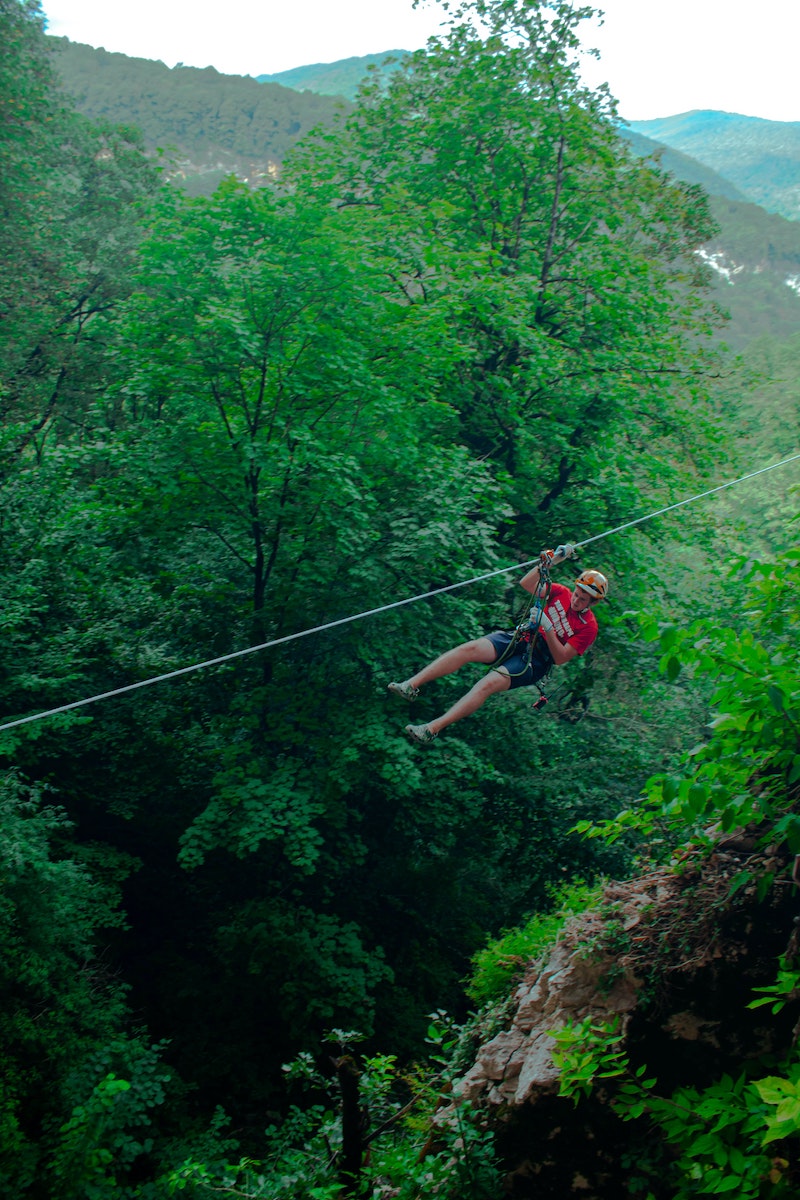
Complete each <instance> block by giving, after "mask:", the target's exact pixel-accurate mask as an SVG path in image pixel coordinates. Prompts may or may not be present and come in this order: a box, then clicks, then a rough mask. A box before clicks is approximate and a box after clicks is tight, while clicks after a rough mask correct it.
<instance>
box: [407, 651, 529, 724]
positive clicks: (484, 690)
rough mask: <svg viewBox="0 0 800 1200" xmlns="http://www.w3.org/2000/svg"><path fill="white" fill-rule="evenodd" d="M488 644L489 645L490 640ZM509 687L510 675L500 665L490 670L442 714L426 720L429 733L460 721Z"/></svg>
mask: <svg viewBox="0 0 800 1200" xmlns="http://www.w3.org/2000/svg"><path fill="white" fill-rule="evenodd" d="M489 645H491V642H490V643H489ZM471 661H475V660H471ZM510 687H511V677H510V676H509V674H508V672H507V671H506V670H505V669H504V668H503V667H500V668H499V669H498V670H497V671H490V672H489V674H488V675H485V676H484V677H483V679H479V680H478V682H477V683H476V684H475V686H474V687H471V688H470V690H469V691H468V692H467V693H466V694H465V695H464V696H462V697H461V699H460V700H456V702H455V704H454V705H453V706H452V708H448V710H447V712H446V713H444V715H443V716H441V717H437V718H436V719H435V720H433V721H428V722H427V725H428V728H429V729H430V731H431V733H440V732H441V731H442V730H443V729H446V728H447V726H448V725H452V724H453V723H454V722H455V721H462V720H463V719H464V717H469V716H471V714H472V713H474V712H476V711H477V710H478V709H479V708H480V707H481V705H482V704H485V703H486V701H487V700H488V699H489V697H490V696H493V695H494V694H495V692H505V691H508V689H509V688H510Z"/></svg>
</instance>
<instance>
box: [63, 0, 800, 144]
mask: <svg viewBox="0 0 800 1200" xmlns="http://www.w3.org/2000/svg"><path fill="white" fill-rule="evenodd" d="M42 3H43V9H44V12H45V15H46V17H47V22H48V30H49V32H50V33H53V34H57V35H59V36H66V37H68V38H70V40H71V41H74V42H86V43H88V44H89V45H90V46H104V47H105V48H106V50H117V51H120V52H121V53H123V54H129V55H132V56H133V57H137V58H152V59H160V60H161V61H162V62H164V63H166V64H167V66H170V67H172V66H174V65H175V64H176V63H178V62H182V63H184V64H185V65H186V66H189V67H207V66H213V67H216V68H217V70H218V71H222V72H223V73H225V74H233V75H261V74H273V73H274V72H276V71H285V70H288V69H289V68H290V67H298V66H303V65H305V64H308V63H316V62H334V61H336V60H337V59H340V58H349V57H351V56H352V55H362V54H373V53H379V52H381V51H383V50H395V49H397V50H400V49H403V50H414V49H417V48H418V47H419V46H422V45H424V44H425V41H426V39H427V37H428V36H429V35H430V34H433V33H436V32H437V30H438V28H439V22H440V17H441V13H440V10H439V9H438V7H437V5H436V3H435V0H424V2H423V3H422V4H421V5H420V6H419V7H418V8H417V9H416V10H414V9H413V8H412V0H288V2H287V0H225V3H222V4H220V3H219V0H217V3H215V4H213V5H211V4H208V5H205V4H203V3H202V0H201V3H198V0H136V4H135V5H134V4H130V3H122V2H121V0H42ZM597 7H599V8H602V9H603V10H604V11H605V13H606V19H605V24H604V26H603V28H602V29H600V30H596V31H594V32H592V31H590V30H589V29H588V28H587V33H586V39H587V44H589V45H594V46H596V47H597V48H598V49H599V50H600V51H601V54H602V58H601V61H600V64H599V65H597V66H595V65H594V64H590V65H589V66H588V67H587V75H586V77H587V81H589V82H591V83H592V84H594V83H598V82H601V81H604V82H607V83H608V84H609V85H610V87H611V91H612V93H613V94H614V95H615V96H616V97H617V99H618V100H619V102H620V112H621V114H622V116H623V117H625V118H627V119H628V120H632V121H636V120H647V119H648V118H651V117H664V116H671V115H673V114H674V113H680V112H687V111H689V110H690V109H693V108H714V109H721V110H723V111H726V112H738V113H744V114H745V115H746V116H754V117H766V118H768V119H769V120H773V121H800V87H799V86H798V82H797V79H798V66H797V54H798V47H799V46H800V0H759V3H753V0H747V2H745V0H605V3H603V0H598V2H597Z"/></svg>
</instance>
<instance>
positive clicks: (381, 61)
mask: <svg viewBox="0 0 800 1200" xmlns="http://www.w3.org/2000/svg"><path fill="white" fill-rule="evenodd" d="M408 54H409V51H408V50H384V51H383V53H382V54H365V55H362V56H361V57H360V58H340V59H339V60H338V61H337V62H330V63H312V64H311V65H310V66H307V67H293V68H292V69H291V70H290V71H278V72H277V74H275V75H257V76H256V79H257V80H258V82H259V83H281V84H283V86H284V87H290V88H294V89H295V91H298V92H304V91H310V92H318V93H319V94H320V95H323V96H345V97H346V98H347V99H348V100H355V98H356V95H357V94H358V88H359V84H360V83H361V82H362V81H363V79H364V78H365V76H367V75H368V74H369V73H370V71H372V70H375V68H380V69H381V70H382V71H384V72H387V73H388V72H391V71H394V70H396V69H397V68H398V67H399V65H400V63H401V62H402V61H403V59H404V58H406V57H407V55H408ZM387 60H394V61H387Z"/></svg>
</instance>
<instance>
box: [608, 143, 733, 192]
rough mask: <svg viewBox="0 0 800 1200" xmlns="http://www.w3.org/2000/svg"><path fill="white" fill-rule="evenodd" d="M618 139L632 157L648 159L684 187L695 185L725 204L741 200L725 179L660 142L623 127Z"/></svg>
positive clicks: (729, 182)
mask: <svg viewBox="0 0 800 1200" xmlns="http://www.w3.org/2000/svg"><path fill="white" fill-rule="evenodd" d="M619 132H620V134H621V136H622V137H623V138H624V139H625V140H626V141H627V142H628V143H629V144H630V147H631V149H632V150H633V152H634V154H638V155H639V156H640V157H641V158H652V159H654V160H655V162H656V163H657V164H658V166H659V167H661V168H662V169H663V170H665V171H669V172H670V173H671V174H673V175H674V176H675V177H676V179H682V180H683V181H684V182H685V183H696V184H699V186H700V187H702V188H703V189H704V190H705V191H707V192H708V193H709V194H710V195H712V196H724V197H726V199H728V200H745V199H746V197H745V195H744V193H743V192H740V191H739V189H738V188H737V187H734V185H733V184H732V183H731V181H730V180H729V179H725V178H724V177H723V176H722V175H720V174H719V172H717V171H714V170H713V169H712V168H711V167H707V166H706V165H705V164H704V163H701V162H699V161H698V160H697V159H696V158H691V157H690V155H688V154H682V153H681V152H680V150H672V149H670V147H669V146H666V145H664V144H663V143H661V142H656V141H653V139H652V138H649V137H645V136H644V134H642V133H636V132H635V131H634V130H633V129H631V128H626V127H625V126H623V127H622V128H621V129H620V131H619Z"/></svg>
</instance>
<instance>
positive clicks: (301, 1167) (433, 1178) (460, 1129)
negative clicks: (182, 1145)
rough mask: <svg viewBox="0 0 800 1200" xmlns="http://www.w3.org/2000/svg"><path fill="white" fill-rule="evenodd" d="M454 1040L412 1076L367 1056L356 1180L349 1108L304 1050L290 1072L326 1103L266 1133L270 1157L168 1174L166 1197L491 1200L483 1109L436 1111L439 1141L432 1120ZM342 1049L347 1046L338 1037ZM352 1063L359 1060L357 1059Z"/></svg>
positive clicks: (297, 1109) (492, 1161)
mask: <svg viewBox="0 0 800 1200" xmlns="http://www.w3.org/2000/svg"><path fill="white" fill-rule="evenodd" d="M438 1036H439V1035H438V1031H437V1033H436V1037H437V1038H438ZM340 1039H344V1040H345V1042H346V1043H347V1042H348V1041H352V1040H359V1039H358V1038H357V1037H356V1038H354V1036H353V1035H351V1034H349V1033H337V1032H334V1033H333V1034H331V1035H330V1038H329V1040H330V1041H340ZM453 1044H454V1043H451V1044H450V1047H449V1048H448V1051H447V1052H446V1053H445V1054H444V1055H443V1056H441V1059H440V1065H439V1066H437V1067H436V1068H435V1070H434V1071H433V1072H432V1071H431V1070H430V1069H429V1068H427V1067H424V1066H420V1067H418V1068H417V1069H416V1070H415V1071H414V1072H413V1073H408V1072H404V1071H401V1070H400V1069H399V1068H398V1066H397V1063H396V1059H395V1057H394V1056H393V1055H382V1054H376V1055H365V1056H364V1057H363V1058H362V1059H361V1060H359V1062H358V1065H357V1074H358V1105H359V1112H360V1124H361V1130H360V1135H359V1138H360V1142H359V1144H360V1153H361V1156H362V1168H361V1169H360V1171H359V1172H358V1175H357V1177H356V1178H351V1179H343V1177H342V1175H341V1166H342V1159H343V1154H344V1153H345V1138H346V1136H347V1135H346V1134H345V1130H344V1121H345V1116H344V1108H341V1109H339V1108H338V1106H337V1105H336V1101H337V1089H336V1086H335V1080H334V1079H333V1078H332V1077H331V1076H327V1077H326V1076H325V1075H324V1074H322V1073H321V1072H320V1071H319V1070H318V1069H317V1068H316V1067H315V1066H314V1065H313V1063H312V1060H311V1056H310V1055H308V1054H303V1055H301V1056H300V1058H299V1060H297V1061H296V1062H295V1063H291V1064H286V1066H285V1067H284V1070H285V1072H286V1074H287V1077H288V1078H290V1079H293V1080H294V1081H301V1080H302V1081H303V1082H304V1083H305V1084H306V1085H307V1086H308V1087H309V1088H313V1090H314V1094H316V1095H317V1096H320V1095H323V1096H324V1097H325V1099H324V1102H322V1103H309V1104H307V1105H305V1106H300V1105H295V1106H292V1108H291V1109H290V1110H289V1112H288V1113H287V1115H286V1117H285V1119H284V1120H283V1121H282V1122H281V1125H280V1126H272V1127H270V1128H269V1129H268V1130H267V1131H266V1138H265V1142H266V1145H265V1149H266V1154H265V1155H264V1157H263V1159H262V1160H260V1161H254V1160H252V1159H241V1160H240V1161H238V1162H237V1163H228V1164H226V1165H225V1166H223V1167H219V1168H216V1169H214V1168H210V1167H209V1166H208V1165H206V1164H204V1163H200V1162H197V1161H187V1162H186V1163H184V1164H183V1165H182V1166H181V1167H180V1168H178V1169H177V1170H175V1171H173V1172H172V1173H171V1175H170V1179H169V1187H170V1194H175V1193H178V1192H183V1191H188V1192H189V1193H190V1194H191V1195H198V1196H204V1195H211V1194H213V1193H214V1192H216V1191H218V1190H220V1189H224V1190H236V1193H237V1194H238V1195H242V1196H246V1197H247V1198H248V1200H262V1198H263V1200H280V1198H282V1197H285V1198H286V1200H289V1198H291V1200H334V1197H337V1196H342V1195H362V1194H369V1195H370V1196H372V1197H374V1198H375V1200H379V1198H380V1197H386V1198H387V1200H388V1197H399V1198H400V1200H422V1198H423V1197H427V1196H430V1195H434V1194H435V1195H441V1196H444V1197H452V1198H453V1200H456V1197H461V1196H469V1197H470V1200H490V1198H491V1197H493V1196H494V1195H496V1189H497V1187H498V1186H499V1171H498V1164H497V1160H496V1155H495V1150H494V1144H493V1137H492V1135H491V1133H490V1132H489V1130H488V1129H486V1128H485V1127H484V1125H483V1124H482V1122H481V1118H480V1114H479V1113H477V1112H476V1111H475V1110H474V1109H473V1107H472V1106H471V1105H470V1104H468V1103H465V1102H457V1103H455V1104H452V1105H450V1106H449V1107H448V1110H447V1112H446V1113H445V1114H444V1115H440V1120H439V1122H438V1124H437V1128H436V1134H435V1137H432V1136H431V1128H430V1118H431V1116H432V1114H433V1112H434V1110H435V1109H437V1108H439V1109H441V1105H442V1102H443V1100H444V1096H443V1094H442V1087H443V1084H444V1081H445V1080H446V1078H447V1077H448V1071H447V1067H446V1064H447V1061H448V1060H449V1059H450V1053H449V1049H451V1048H452V1045H453ZM339 1049H340V1050H341V1051H345V1050H347V1049H349V1047H348V1046H347V1045H344V1046H343V1045H342V1044H341V1041H340V1045H339ZM349 1061H350V1062H351V1063H352V1064H353V1065H354V1066H355V1060H354V1059H349ZM331 1062H334V1060H331ZM442 1066H444V1070H442ZM367 1149H368V1154H367Z"/></svg>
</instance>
